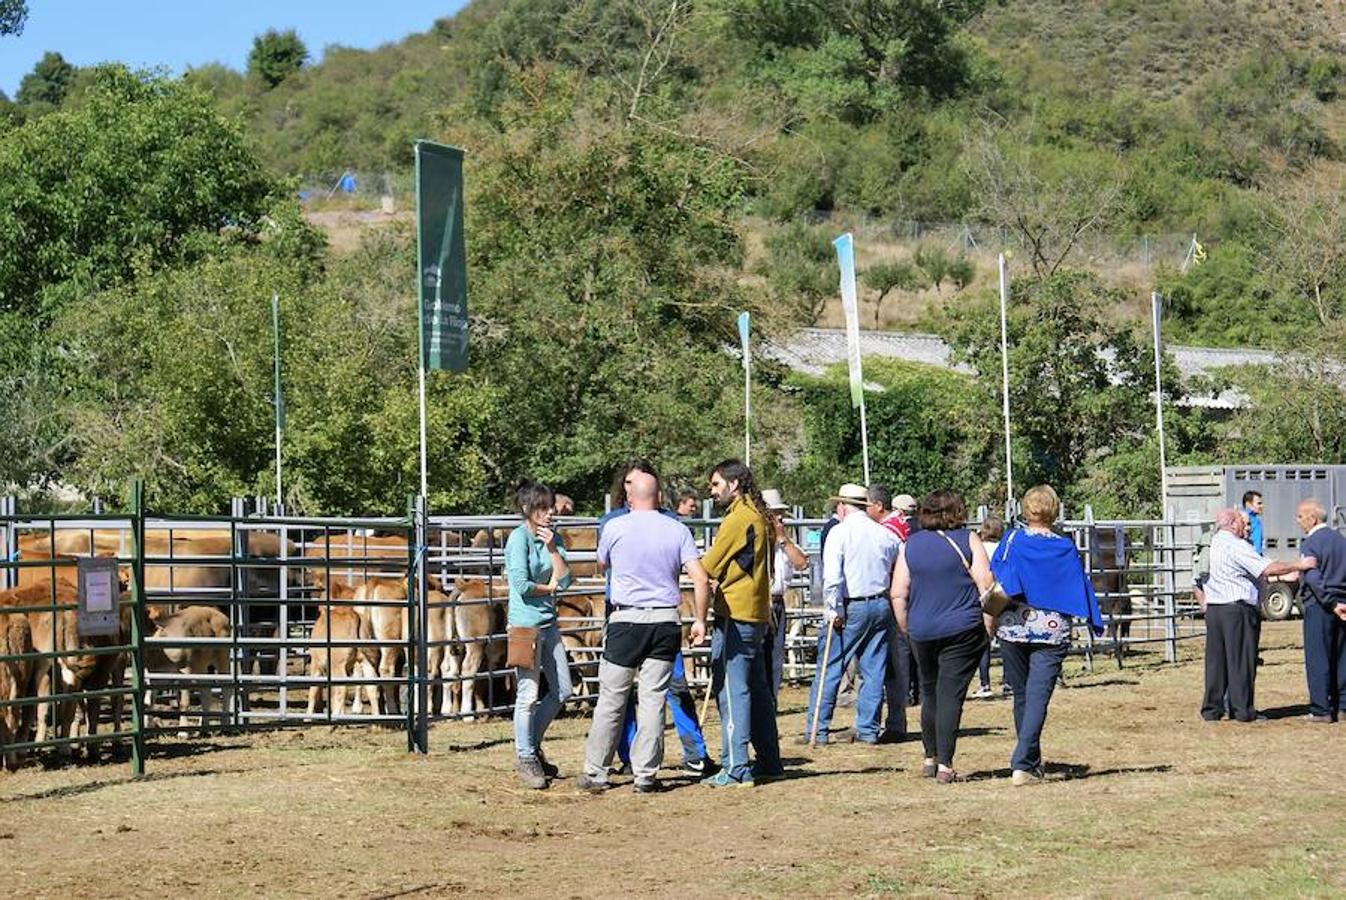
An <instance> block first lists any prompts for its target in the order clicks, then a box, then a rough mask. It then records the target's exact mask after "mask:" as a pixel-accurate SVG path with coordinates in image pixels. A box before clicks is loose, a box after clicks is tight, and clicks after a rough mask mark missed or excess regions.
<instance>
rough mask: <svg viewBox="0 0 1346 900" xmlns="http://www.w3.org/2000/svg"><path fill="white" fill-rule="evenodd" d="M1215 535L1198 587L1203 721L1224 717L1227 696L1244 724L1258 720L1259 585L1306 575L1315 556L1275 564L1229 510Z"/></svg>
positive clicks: (1232, 710)
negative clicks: (1203, 668) (1255, 696)
mask: <svg viewBox="0 0 1346 900" xmlns="http://www.w3.org/2000/svg"><path fill="white" fill-rule="evenodd" d="M1215 527H1216V529H1217V531H1216V534H1215V537H1214V538H1212V539H1211V544H1210V575H1209V576H1208V577H1207V578H1206V580H1205V581H1204V583H1202V584H1201V585H1200V586H1198V587H1197V588H1196V589H1195V593H1196V598H1197V602H1198V603H1200V604H1201V608H1202V609H1204V610H1205V611H1206V689H1205V694H1204V696H1203V698H1202V702H1201V718H1203V719H1205V720H1206V721H1208V722H1215V721H1218V720H1219V719H1221V718H1223V717H1224V711H1225V706H1224V698H1225V694H1226V693H1228V696H1229V708H1230V715H1231V716H1232V717H1233V718H1234V719H1237V720H1238V721H1240V722H1252V721H1255V720H1256V719H1257V707H1256V706H1255V705H1254V702H1253V687H1254V683H1255V681H1256V678H1257V639H1258V635H1259V634H1260V631H1261V629H1260V625H1261V610H1260V608H1259V604H1258V598H1259V597H1260V595H1261V581H1262V579H1265V578H1268V577H1270V576H1273V575H1288V574H1290V573H1291V572H1304V571H1307V570H1309V569H1311V568H1313V567H1314V566H1315V565H1317V560H1315V559H1314V558H1313V557H1303V558H1301V559H1299V560H1296V561H1294V562H1272V561H1271V560H1269V559H1267V558H1266V557H1265V556H1262V555H1261V554H1259V553H1258V552H1257V551H1256V550H1254V549H1253V548H1252V545H1251V544H1249V543H1248V542H1247V539H1246V536H1247V533H1248V520H1247V519H1246V518H1244V516H1243V514H1242V513H1241V512H1240V511H1239V510H1237V509H1235V508H1233V507H1230V508H1228V509H1222V510H1220V511H1219V512H1218V513H1216V514H1215Z"/></svg>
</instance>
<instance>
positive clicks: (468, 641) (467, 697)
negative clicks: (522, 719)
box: [431, 578, 508, 721]
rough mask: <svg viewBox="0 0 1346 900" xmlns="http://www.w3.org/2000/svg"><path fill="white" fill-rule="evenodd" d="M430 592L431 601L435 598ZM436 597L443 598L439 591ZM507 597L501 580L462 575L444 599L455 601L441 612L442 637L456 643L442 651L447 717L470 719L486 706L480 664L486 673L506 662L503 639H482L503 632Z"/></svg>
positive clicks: (442, 711)
mask: <svg viewBox="0 0 1346 900" xmlns="http://www.w3.org/2000/svg"><path fill="white" fill-rule="evenodd" d="M492 587H494V588H495V590H494V592H492V590H491V588H492ZM433 593H434V592H432V596H431V603H432V604H433V603H435V602H437V598H435V597H434V596H433ZM439 596H440V597H441V598H444V595H443V594H440V595H439ZM507 597H508V591H507V589H506V588H505V585H504V582H503V581H501V580H498V579H497V580H494V581H492V582H488V581H487V580H486V579H485V578H460V579H458V581H457V582H456V583H455V584H454V588H453V593H452V595H451V596H450V597H447V598H444V600H445V601H447V602H449V603H451V604H453V605H451V606H450V607H449V608H448V609H446V610H445V613H446V616H445V620H446V621H445V624H446V626H447V628H446V637H447V639H448V640H451V641H458V642H459V643H458V644H457V645H451V646H449V647H448V648H447V652H446V654H445V658H444V677H445V679H446V681H445V682H444V688H445V690H444V693H443V698H442V700H441V704H440V715H442V716H451V715H454V713H455V712H457V713H461V714H462V715H463V718H465V719H466V720H468V721H471V720H472V719H473V718H474V715H473V714H474V713H475V712H477V711H478V710H485V709H487V708H488V706H489V700H488V697H487V689H486V684H485V681H484V680H479V679H478V675H479V673H480V672H482V671H483V666H484V667H485V671H487V672H492V671H495V670H496V669H498V668H500V667H501V666H503V665H504V662H505V642H504V641H503V640H495V641H486V640H484V639H485V638H488V637H490V636H491V635H499V634H501V633H503V632H504V628H505V604H506V602H507ZM460 648H461V651H460ZM460 652H461V655H462V659H461V661H460V660H459V653H460ZM460 676H461V679H462V680H461V681H460V680H459V677H460ZM491 677H493V676H490V675H487V676H486V678H491ZM455 706H456V707H457V708H456V709H455Z"/></svg>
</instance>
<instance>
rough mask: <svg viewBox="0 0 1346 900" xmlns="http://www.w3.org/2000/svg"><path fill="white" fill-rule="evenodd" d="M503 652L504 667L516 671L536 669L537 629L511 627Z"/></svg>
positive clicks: (519, 626)
mask: <svg viewBox="0 0 1346 900" xmlns="http://www.w3.org/2000/svg"><path fill="white" fill-rule="evenodd" d="M507 631H508V635H509V639H508V641H507V644H506V646H507V649H506V651H505V665H506V666H512V667H514V668H516V669H535V668H537V629H536V628H532V627H529V626H526V625H511V626H509V628H508V629H507Z"/></svg>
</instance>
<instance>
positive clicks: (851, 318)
mask: <svg viewBox="0 0 1346 900" xmlns="http://www.w3.org/2000/svg"><path fill="white" fill-rule="evenodd" d="M832 246H833V247H836V248H837V267H838V268H839V269H840V270H841V308H842V309H843V310H844V311H845V313H846V362H847V363H848V364H849V367H850V376H851V406H853V407H854V406H859V405H860V403H861V398H862V397H863V396H864V377H863V376H862V374H861V372H860V310H859V305H858V302H857V300H856V293H855V241H854V239H853V238H852V237H851V234H850V232H847V233H845V234H843V235H842V236H841V237H839V238H837V239H836V240H835V241H833V242H832Z"/></svg>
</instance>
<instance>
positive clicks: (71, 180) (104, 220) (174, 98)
mask: <svg viewBox="0 0 1346 900" xmlns="http://www.w3.org/2000/svg"><path fill="white" fill-rule="evenodd" d="M279 193H280V185H279V183H278V182H277V181H275V180H274V179H273V178H272V177H271V176H270V175H268V174H266V173H265V172H264V171H263V170H262V167H261V164H260V162H259V161H258V159H257V157H256V156H255V154H254V153H253V151H252V148H251V146H250V145H249V144H248V142H247V141H246V140H245V139H244V137H243V134H242V131H241V130H240V127H239V125H238V124H237V123H235V122H231V121H228V120H226V119H224V118H223V117H221V116H220V115H219V114H218V113H217V112H216V111H215V109H214V108H213V106H212V105H211V102H210V100H209V98H207V97H206V96H205V95H204V94H202V93H200V92H198V91H195V90H192V89H190V88H187V87H185V86H184V85H183V84H182V82H180V81H173V80H166V79H161V78H153V77H151V78H141V77H139V76H136V75H132V74H131V73H130V72H128V71H126V70H125V69H124V68H121V67H117V66H113V67H107V68H104V69H101V70H99V71H98V72H97V73H96V74H95V76H94V79H93V81H92V83H91V85H90V87H89V91H88V94H87V96H86V99H85V101H84V102H82V103H80V104H79V106H78V107H77V108H75V109H71V110H60V111H57V112H55V113H53V114H51V115H47V116H42V117H40V118H37V119H32V120H29V121H28V122H26V123H25V124H24V125H22V126H21V127H19V128H16V129H13V130H11V131H8V132H5V133H3V134H0V233H4V234H6V235H7V238H6V240H4V241H3V242H0V311H12V312H16V313H19V314H21V315H23V316H26V317H34V318H41V317H43V316H45V315H48V314H49V313H50V312H51V311H52V309H53V308H54V307H55V306H59V305H60V303H61V302H62V301H61V296H63V295H64V294H65V293H68V292H71V291H73V292H74V293H76V294H78V293H81V292H84V291H87V290H88V289H89V288H90V287H93V286H106V285H110V284H112V283H114V282H116V281H118V280H120V279H123V278H126V277H127V276H129V275H130V274H131V273H132V272H133V271H134V270H135V269H136V268H138V267H139V268H148V269H153V268H156V267H159V266H163V265H165V264H167V263H170V262H173V261H177V260H180V259H182V258H184V257H186V256H191V255H192V254H195V253H199V252H201V251H202V249H203V242H204V243H209V241H210V240H214V239H216V238H218V237H219V236H221V235H225V236H231V237H232V238H235V239H245V240H246V239H252V238H256V237H257V236H259V235H260V233H261V231H262V229H263V228H264V217H265V216H266V215H267V213H268V212H269V210H270V209H271V206H272V203H273V200H274V198H275V196H276V195H278V194H279Z"/></svg>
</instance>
